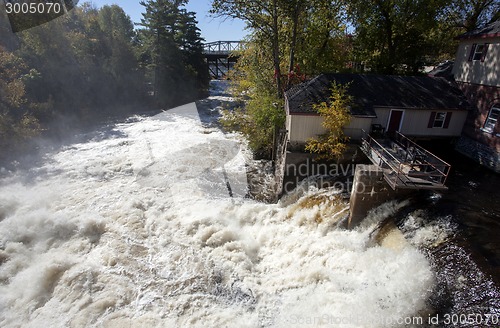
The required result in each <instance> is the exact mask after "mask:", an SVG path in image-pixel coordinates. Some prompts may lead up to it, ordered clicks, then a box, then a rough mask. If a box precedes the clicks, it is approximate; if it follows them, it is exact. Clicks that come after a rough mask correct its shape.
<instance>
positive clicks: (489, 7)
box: [442, 0, 500, 33]
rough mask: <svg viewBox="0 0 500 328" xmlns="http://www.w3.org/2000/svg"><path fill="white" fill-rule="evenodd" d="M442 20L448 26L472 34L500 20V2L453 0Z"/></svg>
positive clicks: (491, 0)
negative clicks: (473, 31) (475, 30)
mask: <svg viewBox="0 0 500 328" xmlns="http://www.w3.org/2000/svg"><path fill="white" fill-rule="evenodd" d="M442 19H443V20H444V22H446V23H448V25H451V26H453V27H458V28H460V29H463V31H464V32H470V31H472V30H474V29H476V28H479V27H483V26H484V25H486V24H489V23H492V22H495V21H497V20H499V19H500V2H499V1H498V0H452V1H450V3H449V5H448V6H447V7H446V11H445V13H444V15H443V16H442ZM460 32H461V31H459V33H460Z"/></svg>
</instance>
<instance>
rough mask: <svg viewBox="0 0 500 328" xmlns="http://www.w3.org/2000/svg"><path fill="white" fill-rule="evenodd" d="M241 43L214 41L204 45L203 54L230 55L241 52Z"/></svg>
mask: <svg viewBox="0 0 500 328" xmlns="http://www.w3.org/2000/svg"><path fill="white" fill-rule="evenodd" d="M242 48H243V42H241V41H215V42H209V43H205V44H204V45H203V52H204V53H206V54H230V53H231V52H234V51H239V50H242Z"/></svg>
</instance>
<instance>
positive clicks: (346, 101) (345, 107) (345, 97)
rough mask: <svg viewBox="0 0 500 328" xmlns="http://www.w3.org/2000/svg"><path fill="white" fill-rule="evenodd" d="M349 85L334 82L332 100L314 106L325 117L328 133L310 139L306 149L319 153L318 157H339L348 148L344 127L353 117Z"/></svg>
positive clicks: (329, 158) (325, 126) (324, 125)
mask: <svg viewBox="0 0 500 328" xmlns="http://www.w3.org/2000/svg"><path fill="white" fill-rule="evenodd" d="M348 87H349V86H348V85H347V86H342V85H338V84H335V83H334V84H333V85H332V88H331V92H332V94H331V96H330V101H329V102H328V103H327V102H322V103H319V104H315V105H314V106H313V108H314V109H315V110H316V111H317V112H318V113H319V114H320V115H321V117H322V118H323V122H322V125H323V127H324V128H325V129H326V133H325V134H323V135H321V136H319V137H318V138H315V139H310V140H308V142H307V144H306V150H307V151H310V152H311V153H316V154H318V155H319V156H318V159H326V160H334V159H338V158H339V157H340V156H341V155H342V154H343V153H344V151H345V150H346V148H347V145H346V142H347V141H348V140H349V138H348V137H346V136H345V135H344V131H343V128H344V127H345V126H347V125H348V124H349V121H350V118H351V115H350V111H349V108H350V106H351V105H352V97H351V96H350V95H349V94H348Z"/></svg>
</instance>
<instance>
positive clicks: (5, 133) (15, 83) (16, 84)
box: [0, 47, 40, 160]
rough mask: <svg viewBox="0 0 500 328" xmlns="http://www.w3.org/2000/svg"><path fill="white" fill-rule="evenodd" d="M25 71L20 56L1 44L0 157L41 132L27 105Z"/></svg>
mask: <svg viewBox="0 0 500 328" xmlns="http://www.w3.org/2000/svg"><path fill="white" fill-rule="evenodd" d="M28 74H29V73H28V72H27V66H26V64H25V63H24V62H23V61H22V60H21V59H20V58H17V57H16V56H15V55H14V54H12V53H10V52H8V51H7V50H5V49H4V48H2V47H0V149H1V152H0V160H4V159H5V157H6V156H7V155H10V153H12V152H13V151H14V150H19V147H21V146H22V145H23V143H24V142H25V141H26V140H27V139H28V138H29V137H32V136H35V135H37V134H38V133H39V132H40V126H39V124H38V121H37V119H36V118H35V117H34V116H33V115H32V113H31V111H30V110H29V106H27V98H26V89H25V85H24V82H23V78H25V77H27V76H28Z"/></svg>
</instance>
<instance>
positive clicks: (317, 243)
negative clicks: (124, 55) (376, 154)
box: [0, 83, 434, 328]
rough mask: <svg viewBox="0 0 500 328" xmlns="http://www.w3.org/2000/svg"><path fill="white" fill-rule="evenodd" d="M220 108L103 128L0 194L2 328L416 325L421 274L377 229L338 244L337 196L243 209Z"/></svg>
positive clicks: (404, 248)
mask: <svg viewBox="0 0 500 328" xmlns="http://www.w3.org/2000/svg"><path fill="white" fill-rule="evenodd" d="M213 84H214V85H216V83H213ZM219 91H220V90H219ZM221 100H222V101H229V100H230V99H228V98H224V97H222V96H221V95H220V93H219V95H218V96H217V93H215V96H212V97H211V98H209V99H208V100H206V101H205V105H207V104H208V105H210V104H212V109H211V108H205V109H203V110H201V111H200V112H199V111H197V110H196V105H195V104H189V105H186V106H183V107H180V108H177V109H174V110H170V111H166V112H163V113H161V114H159V115H157V116H153V117H133V118H131V119H129V120H128V121H126V122H124V123H119V124H114V125H111V126H108V127H105V128H103V130H102V131H100V132H95V133H91V134H89V135H88V136H87V138H86V140H84V141H82V142H80V143H74V144H71V145H69V146H65V147H64V148H62V149H58V150H57V151H54V152H52V153H48V154H47V155H46V158H45V159H44V161H43V165H42V166H40V167H37V168H33V169H31V170H28V171H20V172H18V173H12V174H11V175H10V176H7V177H4V178H3V179H2V180H1V181H0V326H1V327H53V328H54V327H370V328H375V327H384V328H386V327H396V326H409V325H404V324H403V325H398V324H397V322H398V320H399V322H400V323H401V322H402V321H401V320H404V319H405V318H410V317H413V316H416V315H419V314H420V315H425V310H426V300H427V298H428V297H429V294H430V293H431V292H432V288H433V284H434V274H433V273H432V271H431V268H430V264H429V263H428V261H427V259H426V258H425V257H424V256H423V255H422V254H421V253H420V252H419V251H417V250H416V248H414V247H413V246H410V245H408V244H399V245H393V246H392V247H384V246H379V245H378V244H377V243H375V242H373V241H372V239H371V238H370V232H371V231H372V230H373V227H374V226H375V224H376V223H377V221H380V220H381V219H382V218H383V215H384V214H383V213H382V214H380V215H379V216H377V217H375V218H374V219H373V224H370V223H367V224H365V225H364V226H363V227H360V228H358V229H357V230H354V231H346V230H341V229H337V228H335V227H336V223H337V221H338V220H339V217H341V216H343V215H344V214H345V213H346V212H345V211H346V209H347V206H348V205H347V204H346V202H345V200H342V199H341V198H340V197H338V195H337V193H336V192H335V191H334V190H326V191H325V190H322V191H317V190H316V191H315V190H312V189H311V190H310V191H309V192H308V193H306V194H305V195H302V196H300V197H297V198H298V199H297V200H296V201H291V198H290V199H289V200H288V202H281V203H279V204H263V203H259V202H256V201H253V200H250V199H248V198H244V196H245V194H246V172H245V168H246V162H247V161H249V160H250V159H249V156H248V155H247V153H248V152H247V151H246V150H245V146H244V144H242V142H241V141H240V139H239V138H238V136H237V135H227V134H224V133H222V132H221V131H220V130H218V129H217V128H215V127H214V126H207V125H206V124H205V123H206V122H204V121H207V120H209V119H210V117H212V116H216V115H215V114H216V113H217V109H216V108H215V106H216V105H217V104H218V103H220V101H221ZM201 107H202V106H201ZM205 107H207V106H205ZM208 107H209V106H208ZM200 113H201V114H200ZM231 196H232V197H231ZM370 222H371V221H370ZM424 318H425V317H424Z"/></svg>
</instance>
